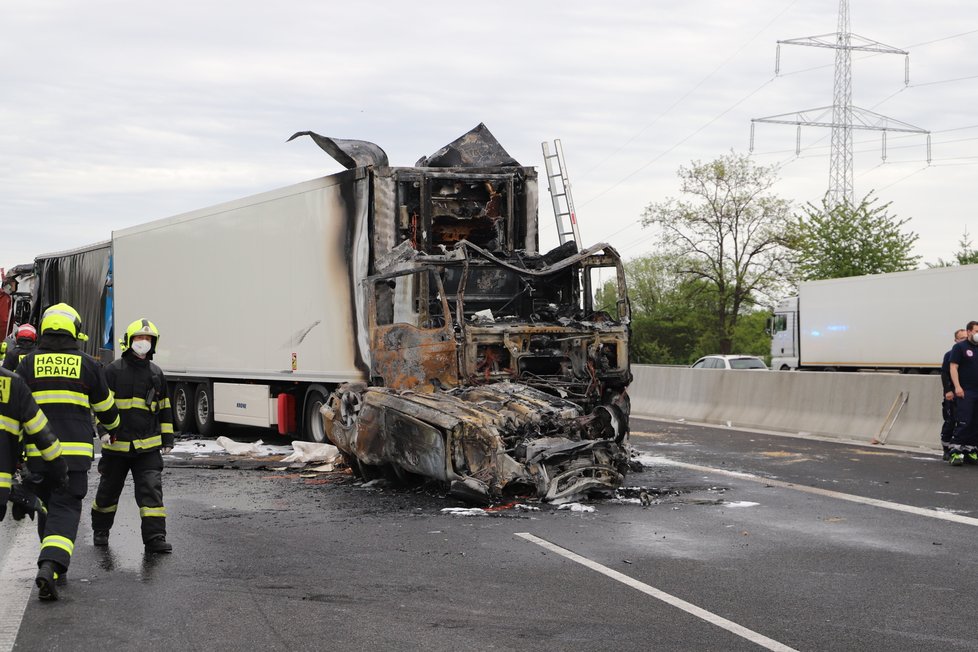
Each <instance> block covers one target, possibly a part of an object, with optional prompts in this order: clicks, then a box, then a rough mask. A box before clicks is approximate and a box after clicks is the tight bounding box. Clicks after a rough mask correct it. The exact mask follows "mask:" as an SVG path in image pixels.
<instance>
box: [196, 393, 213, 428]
mask: <svg viewBox="0 0 978 652" xmlns="http://www.w3.org/2000/svg"><path fill="white" fill-rule="evenodd" d="M194 421H195V422H196V424H197V432H199V433H200V434H201V435H203V436H204V437H210V436H211V435H213V434H214V393H213V392H212V391H211V387H210V385H208V384H207V383H201V384H199V385H197V391H195V392H194Z"/></svg>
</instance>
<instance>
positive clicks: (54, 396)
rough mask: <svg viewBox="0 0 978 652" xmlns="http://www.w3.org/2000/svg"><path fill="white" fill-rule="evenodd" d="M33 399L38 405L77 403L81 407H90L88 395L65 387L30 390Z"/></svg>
mask: <svg viewBox="0 0 978 652" xmlns="http://www.w3.org/2000/svg"><path fill="white" fill-rule="evenodd" d="M32 393H33V394H34V400H35V401H37V404H38V405H50V404H52V403H67V404H68V405H79V406H81V407H83V408H88V407H91V406H90V405H89V403H88V395H87V394H82V393H81V392H70V391H68V390H65V389H59V390H54V389H51V390H45V391H42V392H32Z"/></svg>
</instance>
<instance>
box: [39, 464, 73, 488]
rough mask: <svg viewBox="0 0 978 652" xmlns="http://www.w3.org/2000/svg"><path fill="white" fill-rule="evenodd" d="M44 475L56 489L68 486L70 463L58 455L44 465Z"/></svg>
mask: <svg viewBox="0 0 978 652" xmlns="http://www.w3.org/2000/svg"><path fill="white" fill-rule="evenodd" d="M44 475H45V477H46V478H47V482H48V484H49V485H50V487H51V488H52V489H53V490H54V491H64V490H66V489H67V488H68V463H67V462H65V459H64V458H63V457H56V458H54V459H53V460H51V461H50V462H48V463H47V464H45V465H44Z"/></svg>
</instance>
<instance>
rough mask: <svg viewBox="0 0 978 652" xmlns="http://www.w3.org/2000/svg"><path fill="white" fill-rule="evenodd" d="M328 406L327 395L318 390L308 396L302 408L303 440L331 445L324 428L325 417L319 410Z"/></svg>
mask: <svg viewBox="0 0 978 652" xmlns="http://www.w3.org/2000/svg"><path fill="white" fill-rule="evenodd" d="M325 404H326V395H325V394H324V393H323V392H321V391H320V390H318V389H311V390H309V393H307V394H306V401H305V404H304V406H303V408H302V438H303V439H304V440H306V441H312V442H316V443H317V444H328V443H330V441H329V437H327V436H326V430H325V428H324V426H323V417H322V415H321V414H320V413H319V408H321V407H322V406H323V405H325Z"/></svg>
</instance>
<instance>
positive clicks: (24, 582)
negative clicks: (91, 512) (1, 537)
mask: <svg viewBox="0 0 978 652" xmlns="http://www.w3.org/2000/svg"><path fill="white" fill-rule="evenodd" d="M8 516H9V514H8ZM10 521H11V522H13V519H10ZM4 525H5V526H6V525H8V524H7V523H4ZM5 534H8V535H9V534H11V531H8V532H7V533H5ZM12 534H13V536H11V537H9V539H12V545H11V546H10V550H9V551H8V553H7V555H6V558H5V559H3V560H2V561H0V596H3V598H2V599H0V652H10V651H11V650H13V649H14V642H16V640H17V633H18V632H19V631H20V623H21V622H22V621H23V619H24V610H25V609H26V608H27V602H28V601H29V600H30V598H31V590H32V589H33V588H34V576H35V575H36V574H37V565H36V559H37V531H36V530H35V528H34V522H33V521H28V520H26V519H25V520H23V521H21V522H20V523H17V525H16V526H14V528H13V529H12ZM5 538H6V537H5ZM9 539H8V540H9Z"/></svg>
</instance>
